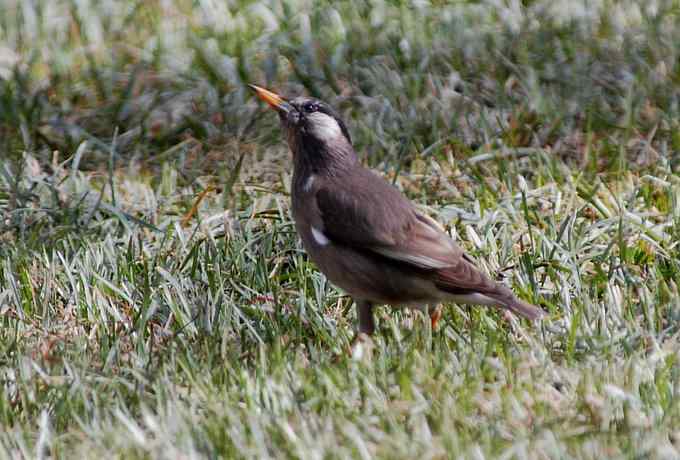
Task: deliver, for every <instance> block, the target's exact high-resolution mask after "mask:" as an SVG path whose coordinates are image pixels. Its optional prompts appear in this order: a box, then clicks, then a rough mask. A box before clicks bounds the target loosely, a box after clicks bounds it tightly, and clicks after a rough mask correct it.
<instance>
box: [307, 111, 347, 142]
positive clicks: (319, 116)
mask: <svg viewBox="0 0 680 460" xmlns="http://www.w3.org/2000/svg"><path fill="white" fill-rule="evenodd" d="M308 119H309V121H311V130H312V131H313V132H314V135H315V136H316V137H317V138H319V139H334V138H336V137H338V136H340V135H342V130H341V129H340V125H338V122H337V121H335V118H333V117H331V116H329V115H326V114H325V113H322V112H314V113H313V114H312V115H310V116H308Z"/></svg>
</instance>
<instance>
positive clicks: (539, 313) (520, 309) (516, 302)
mask: <svg viewBox="0 0 680 460" xmlns="http://www.w3.org/2000/svg"><path fill="white" fill-rule="evenodd" d="M500 303H501V304H502V305H503V306H504V307H505V308H507V309H508V310H510V311H511V312H513V313H516V314H518V315H520V316H524V317H525V318H527V319H529V320H532V321H533V320H537V319H541V318H543V317H544V316H545V315H546V313H545V312H544V311H543V310H541V309H540V308H538V307H537V306H535V305H531V304H530V303H528V302H525V301H523V300H521V299H518V298H517V297H515V296H512V297H511V298H510V299H507V300H506V299H503V301H502V302H500Z"/></svg>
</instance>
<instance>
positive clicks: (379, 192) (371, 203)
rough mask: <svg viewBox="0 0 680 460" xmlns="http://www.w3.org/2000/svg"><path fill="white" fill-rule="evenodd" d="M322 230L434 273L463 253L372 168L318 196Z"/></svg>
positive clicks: (341, 241) (328, 187)
mask: <svg viewBox="0 0 680 460" xmlns="http://www.w3.org/2000/svg"><path fill="white" fill-rule="evenodd" d="M316 204H317V206H318V209H319V211H320V213H321V220H322V222H323V232H324V233H325V234H326V236H327V237H328V238H329V239H330V240H331V241H333V242H335V243H337V244H342V245H346V246H351V247H356V248H360V249H363V250H369V251H372V252H375V253H377V254H380V255H382V256H384V257H386V258H388V259H394V260H395V261H399V262H402V263H406V264H410V265H413V266H415V267H417V268H420V269H425V270H436V269H443V268H448V267H453V266H456V265H458V264H459V263H460V261H461V260H463V259H464V257H465V255H464V253H463V251H461V250H460V248H459V247H458V246H457V245H456V244H455V243H454V242H453V241H452V240H451V238H449V236H448V235H447V234H446V233H445V232H444V231H443V230H441V229H440V228H439V227H438V225H437V224H436V223H435V222H434V221H433V220H432V219H431V218H429V217H427V216H423V215H421V214H419V213H418V212H417V211H416V209H415V208H414V207H413V205H412V204H411V202H410V201H408V200H407V199H406V198H405V197H404V196H403V195H402V194H401V193H400V192H399V191H398V190H397V189H396V188H394V187H393V186H392V185H390V184H388V183H387V182H385V181H384V180H383V179H382V178H380V177H378V176H377V175H375V174H373V173H372V172H370V171H369V170H366V169H363V168H362V169H360V170H357V172H356V173H355V174H353V175H352V176H351V181H350V182H343V181H341V180H331V181H328V182H327V183H326V184H325V185H324V186H323V187H321V188H320V189H319V190H318V191H317V193H316Z"/></svg>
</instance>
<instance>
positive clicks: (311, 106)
mask: <svg viewBox="0 0 680 460" xmlns="http://www.w3.org/2000/svg"><path fill="white" fill-rule="evenodd" d="M318 109H319V106H318V105H316V104H315V103H314V102H305V104H304V105H303V106H302V110H304V111H305V112H307V113H311V112H316V111H317V110H318Z"/></svg>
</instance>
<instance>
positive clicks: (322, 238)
mask: <svg viewBox="0 0 680 460" xmlns="http://www.w3.org/2000/svg"><path fill="white" fill-rule="evenodd" d="M312 236H313V237H314V241H316V242H317V243H318V244H320V245H321V246H326V245H327V244H328V243H330V242H331V241H330V240H329V239H328V237H326V235H324V233H323V232H322V231H321V230H319V229H318V228H316V227H315V226H313V225H312Z"/></svg>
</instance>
